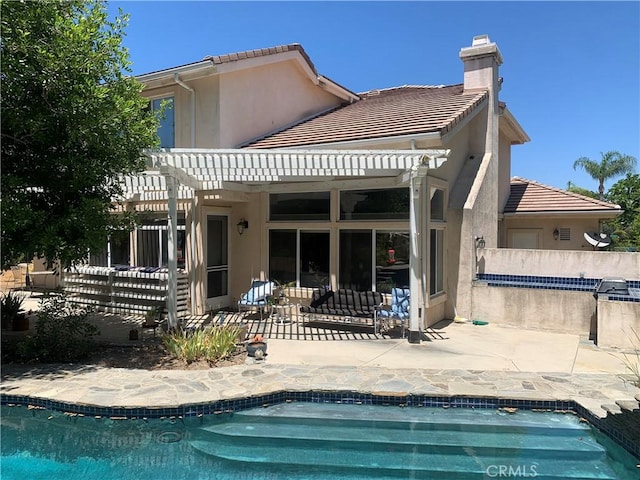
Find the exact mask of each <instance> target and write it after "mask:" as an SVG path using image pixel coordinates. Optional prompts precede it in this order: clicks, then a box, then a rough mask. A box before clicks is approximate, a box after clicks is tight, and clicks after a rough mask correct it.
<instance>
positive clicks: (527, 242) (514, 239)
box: [507, 228, 542, 248]
mask: <svg viewBox="0 0 640 480" xmlns="http://www.w3.org/2000/svg"><path fill="white" fill-rule="evenodd" d="M541 233H542V230H539V229H533V228H531V229H527V228H522V229H510V230H509V231H508V233H507V237H508V241H509V248H540V235H541Z"/></svg>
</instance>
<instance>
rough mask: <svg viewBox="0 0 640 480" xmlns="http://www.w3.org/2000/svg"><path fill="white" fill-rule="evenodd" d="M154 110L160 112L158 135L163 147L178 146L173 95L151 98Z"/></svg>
mask: <svg viewBox="0 0 640 480" xmlns="http://www.w3.org/2000/svg"><path fill="white" fill-rule="evenodd" d="M150 107H151V111H152V112H158V120H159V121H160V126H159V127H158V136H159V137H160V147H161V148H173V147H175V146H176V134H175V131H176V125H175V111H174V108H173V107H174V101H173V97H164V98H156V99H154V100H151V102H150Z"/></svg>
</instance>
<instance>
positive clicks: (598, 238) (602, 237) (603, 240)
mask: <svg viewBox="0 0 640 480" xmlns="http://www.w3.org/2000/svg"><path fill="white" fill-rule="evenodd" d="M584 239H585V240H586V241H587V242H589V245H591V246H592V247H593V248H594V249H595V248H604V247H608V246H609V245H610V244H611V238H609V235H607V234H606V233H598V232H584Z"/></svg>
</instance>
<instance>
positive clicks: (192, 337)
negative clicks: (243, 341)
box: [162, 325, 240, 363]
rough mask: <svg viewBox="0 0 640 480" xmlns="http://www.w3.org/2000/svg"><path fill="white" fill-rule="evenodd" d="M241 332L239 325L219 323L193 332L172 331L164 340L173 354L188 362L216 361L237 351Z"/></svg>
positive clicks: (165, 335) (164, 336)
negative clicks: (237, 342) (219, 324)
mask: <svg viewBox="0 0 640 480" xmlns="http://www.w3.org/2000/svg"><path fill="white" fill-rule="evenodd" d="M239 334H240V328H239V327H235V326H230V325H221V326H218V325H217V326H214V327H210V328H205V329H202V330H195V331H192V332H188V331H185V330H175V331H171V332H168V333H166V334H164V335H163V337H162V341H163V342H164V345H165V346H166V347H167V350H168V351H169V353H170V354H171V355H173V356H174V357H176V358H179V359H181V360H184V361H185V362H187V363H193V362H196V361H198V360H206V361H207V362H209V363H214V362H217V361H218V360H221V359H223V358H226V357H228V356H229V355H231V354H232V353H233V352H235V350H236V341H237V340H238V335H239Z"/></svg>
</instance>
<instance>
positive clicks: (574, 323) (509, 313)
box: [471, 283, 596, 338]
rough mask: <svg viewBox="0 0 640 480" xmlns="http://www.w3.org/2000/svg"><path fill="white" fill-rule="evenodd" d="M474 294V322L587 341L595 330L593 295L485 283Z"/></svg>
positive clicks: (476, 287)
mask: <svg viewBox="0 0 640 480" xmlns="http://www.w3.org/2000/svg"><path fill="white" fill-rule="evenodd" d="M471 292H472V298H473V311H472V315H471V319H473V320H484V321H488V322H490V323H497V324H501V325H509V326H513V327H521V328H527V329H533V330H549V331H553V332H559V333H573V334H578V335H580V336H582V337H584V338H589V336H590V335H591V333H592V331H593V330H595V323H593V322H595V310H596V300H595V298H593V295H592V294H591V293H589V292H572V291H567V290H543V289H533V288H515V287H514V288H510V287H490V286H488V285H486V284H482V283H480V284H474V285H473V287H472V288H471ZM592 323H593V326H592Z"/></svg>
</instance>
